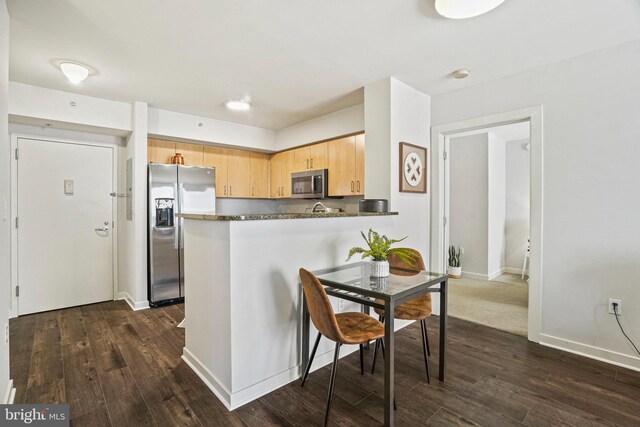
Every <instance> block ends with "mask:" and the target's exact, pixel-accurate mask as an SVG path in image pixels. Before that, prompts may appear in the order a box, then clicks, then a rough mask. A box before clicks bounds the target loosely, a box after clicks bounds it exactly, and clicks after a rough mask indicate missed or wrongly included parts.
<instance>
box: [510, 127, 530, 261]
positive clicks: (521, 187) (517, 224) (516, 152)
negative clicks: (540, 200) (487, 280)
mask: <svg viewBox="0 0 640 427" xmlns="http://www.w3.org/2000/svg"><path fill="white" fill-rule="evenodd" d="M528 143H529V140H528V139H526V140H520V141H508V142H507V170H506V173H507V180H506V209H505V216H506V220H505V230H506V232H505V266H506V268H508V269H514V270H520V269H522V260H523V259H524V253H525V251H526V250H527V239H528V238H529V211H530V195H529V193H530V191H529V185H530V184H529V182H530V176H529V175H530V172H529V169H530V164H529V163H530V156H529V151H527V150H526V146H527V144H528Z"/></svg>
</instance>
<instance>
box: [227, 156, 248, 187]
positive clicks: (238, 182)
mask: <svg viewBox="0 0 640 427" xmlns="http://www.w3.org/2000/svg"><path fill="white" fill-rule="evenodd" d="M227 167H228V169H227V182H228V184H229V197H251V153H250V152H249V151H243V150H229V151H228V156H227Z"/></svg>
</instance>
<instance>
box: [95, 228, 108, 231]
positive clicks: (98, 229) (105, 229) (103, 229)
mask: <svg viewBox="0 0 640 427" xmlns="http://www.w3.org/2000/svg"><path fill="white" fill-rule="evenodd" d="M95 230H96V231H104V232H107V231H109V227H102V228H96V229H95Z"/></svg>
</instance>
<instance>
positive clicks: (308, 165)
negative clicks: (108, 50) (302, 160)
mask: <svg viewBox="0 0 640 427" xmlns="http://www.w3.org/2000/svg"><path fill="white" fill-rule="evenodd" d="M307 169H309V159H307Z"/></svg>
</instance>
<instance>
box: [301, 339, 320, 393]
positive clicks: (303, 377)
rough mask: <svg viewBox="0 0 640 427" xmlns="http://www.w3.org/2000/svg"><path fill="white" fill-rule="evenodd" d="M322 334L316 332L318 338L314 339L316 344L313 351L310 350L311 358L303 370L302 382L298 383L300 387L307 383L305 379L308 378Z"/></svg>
mask: <svg viewBox="0 0 640 427" xmlns="http://www.w3.org/2000/svg"><path fill="white" fill-rule="evenodd" d="M321 336H322V334H321V333H320V332H318V336H317V337H316V342H315V344H313V350H311V357H309V363H307V367H306V368H305V369H304V375H303V376H302V382H301V383H300V387H304V383H305V381H307V377H308V376H309V370H310V369H311V364H312V363H313V358H314V357H315V356H316V350H317V349H318V343H320V337H321Z"/></svg>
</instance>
